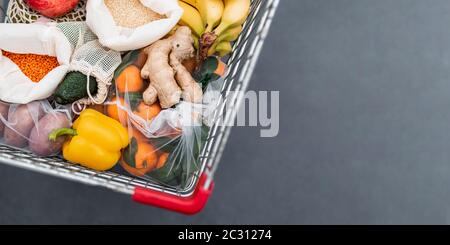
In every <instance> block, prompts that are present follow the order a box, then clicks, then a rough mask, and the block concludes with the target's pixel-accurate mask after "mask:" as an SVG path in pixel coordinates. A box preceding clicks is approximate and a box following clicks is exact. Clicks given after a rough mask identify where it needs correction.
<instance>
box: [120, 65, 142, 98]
mask: <svg viewBox="0 0 450 245" xmlns="http://www.w3.org/2000/svg"><path fill="white" fill-rule="evenodd" d="M116 87H117V90H119V93H130V92H139V91H141V90H142V88H143V87H144V80H142V77H141V70H140V69H139V68H137V67H136V66H134V65H130V66H128V67H127V68H125V69H124V70H123V71H122V73H120V75H119V77H117V78H116Z"/></svg>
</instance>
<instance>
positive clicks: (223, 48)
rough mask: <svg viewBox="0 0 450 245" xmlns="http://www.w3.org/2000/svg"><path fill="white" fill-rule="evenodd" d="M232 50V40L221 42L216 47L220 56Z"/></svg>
mask: <svg viewBox="0 0 450 245" xmlns="http://www.w3.org/2000/svg"><path fill="white" fill-rule="evenodd" d="M232 50H233V46H231V43H230V42H221V43H219V44H218V45H217V47H216V52H217V53H219V56H220V57H224V56H226V55H228V54H229V53H231V51H232Z"/></svg>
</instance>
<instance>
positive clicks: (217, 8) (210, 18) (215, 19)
mask: <svg viewBox="0 0 450 245" xmlns="http://www.w3.org/2000/svg"><path fill="white" fill-rule="evenodd" d="M196 7H197V9H198V12H200V15H201V16H202V20H203V23H204V24H205V25H206V26H205V32H211V31H212V30H213V29H214V27H216V26H217V25H219V23H220V20H221V19H222V14H223V10H224V5H223V2H222V0H196Z"/></svg>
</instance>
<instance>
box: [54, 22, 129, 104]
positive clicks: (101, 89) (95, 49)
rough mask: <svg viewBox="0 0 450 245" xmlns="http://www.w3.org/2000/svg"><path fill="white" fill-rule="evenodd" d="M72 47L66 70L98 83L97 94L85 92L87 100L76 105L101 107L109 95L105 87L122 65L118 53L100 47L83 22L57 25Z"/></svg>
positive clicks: (107, 86)
mask: <svg viewBox="0 0 450 245" xmlns="http://www.w3.org/2000/svg"><path fill="white" fill-rule="evenodd" d="M57 26H58V28H60V29H61V30H62V32H63V33H64V35H66V37H67V38H68V39H69V41H70V42H71V45H72V47H74V50H75V51H74V53H73V55H72V59H71V62H70V67H69V71H78V72H81V73H83V74H84V75H86V76H87V78H88V80H87V81H88V84H87V88H89V82H93V81H90V80H91V79H90V77H91V76H92V77H94V78H95V79H96V81H97V87H98V89H97V94H95V95H92V94H91V93H90V91H89V89H87V92H88V97H87V98H83V99H81V100H79V101H77V102H76V103H77V104H79V105H90V104H101V103H103V102H104V101H105V100H106V98H107V95H108V88H109V86H110V85H111V81H112V79H113V76H114V71H115V70H116V69H117V67H118V66H119V65H120V63H121V62H122V57H121V54H120V53H119V52H117V51H113V50H111V49H109V48H106V47H103V46H102V45H101V44H100V42H99V41H98V39H97V37H96V36H95V34H93V33H92V32H91V31H90V29H89V28H88V27H87V25H86V24H85V23H84V22H66V23H60V24H58V25H57Z"/></svg>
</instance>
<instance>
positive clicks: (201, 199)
mask: <svg viewBox="0 0 450 245" xmlns="http://www.w3.org/2000/svg"><path fill="white" fill-rule="evenodd" d="M206 180H207V176H206V175H205V174H203V175H202V176H201V177H200V180H199V183H198V185H197V188H196V189H195V191H194V194H193V195H192V196H189V197H179V196H175V195H171V194H167V193H164V192H160V191H155V190H152V189H147V188H143V187H136V188H135V189H134V194H133V200H134V201H135V202H138V203H142V204H146V205H151V206H155V207H159V208H163V209H167V210H171V211H175V212H179V213H183V214H187V215H193V214H196V213H198V212H200V211H202V209H203V208H204V207H205V205H206V203H207V202H208V199H209V196H210V195H211V193H212V191H213V189H214V182H212V183H211V184H210V186H209V188H208V189H207V190H206V189H204V186H205V182H206Z"/></svg>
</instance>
